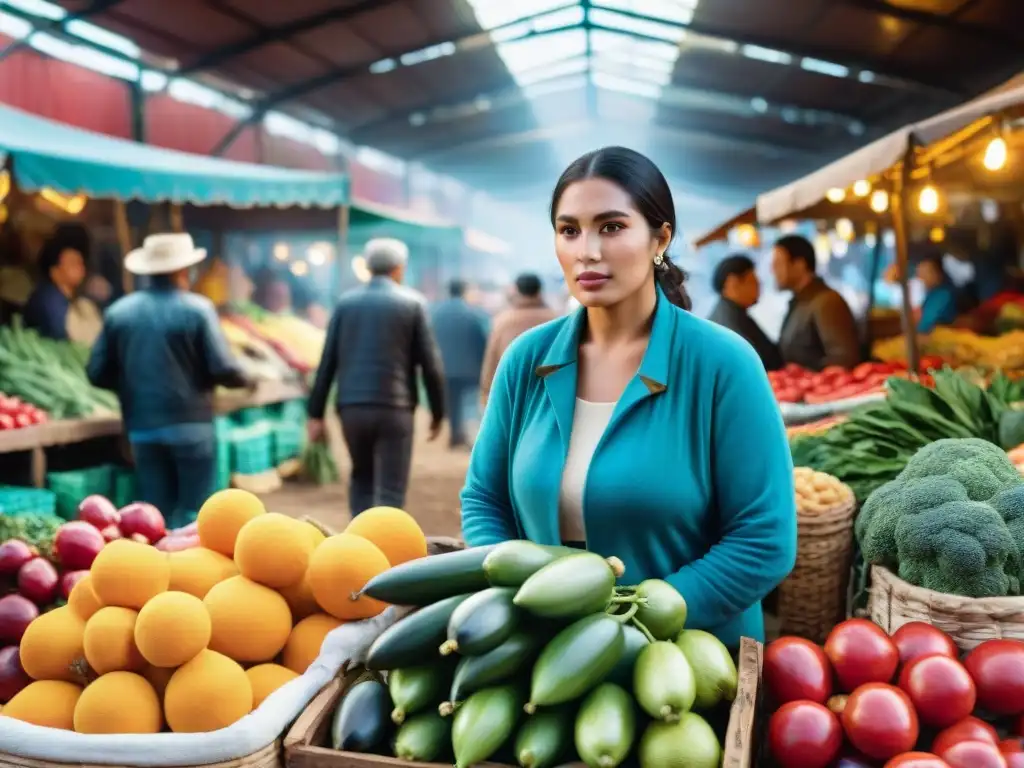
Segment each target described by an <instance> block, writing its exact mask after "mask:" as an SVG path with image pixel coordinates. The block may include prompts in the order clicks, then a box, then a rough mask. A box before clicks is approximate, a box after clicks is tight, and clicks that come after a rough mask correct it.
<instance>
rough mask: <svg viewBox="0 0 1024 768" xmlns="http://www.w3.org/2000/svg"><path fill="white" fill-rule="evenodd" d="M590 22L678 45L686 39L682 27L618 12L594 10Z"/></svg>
mask: <svg viewBox="0 0 1024 768" xmlns="http://www.w3.org/2000/svg"><path fill="white" fill-rule="evenodd" d="M590 20H591V21H592V22H593V23H594V24H597V25H600V26H602V27H608V28H610V29H617V30H620V31H622V32H632V33H633V34H636V35H643V36H644V37H653V38H657V39H659V40H666V41H668V42H671V43H676V44H677V45H678V44H679V43H680V42H681V41H682V39H683V38H684V37H686V30H685V29H684V28H683V27H681V26H677V25H672V24H663V23H662V22H660V21H655V20H653V19H643V18H636V17H633V16H626V15H624V14H621V13H618V12H616V11H606V10H604V9H603V8H592V9H591V10H590Z"/></svg>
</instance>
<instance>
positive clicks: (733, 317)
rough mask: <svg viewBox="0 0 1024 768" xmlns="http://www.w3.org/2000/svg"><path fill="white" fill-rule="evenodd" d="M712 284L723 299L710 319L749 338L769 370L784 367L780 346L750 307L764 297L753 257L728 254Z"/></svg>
mask: <svg viewBox="0 0 1024 768" xmlns="http://www.w3.org/2000/svg"><path fill="white" fill-rule="evenodd" d="M711 286H712V287H713V288H714V289H715V293H717V294H718V295H719V297H720V298H719V301H718V304H716V305H715V308H714V309H713V310H712V311H711V314H710V315H708V320H710V321H711V322H713V323H718V324H719V325H721V326H722V327H724V328H728V329H729V330H730V331H732V332H733V333H738V334H739V335H740V336H742V337H743V338H744V339H746V340H747V343H748V344H750V346H752V347H753V348H754V351H755V352H757V356H758V357H760V358H761V362H762V363H763V364H764V367H765V369H766V370H769V371H775V370H778V369H779V368H781V367H782V356H781V355H780V354H779V348H778V347H777V346H776V345H775V343H774V342H773V341H772V340H771V339H769V338H768V336H767V335H766V334H765V332H764V331H763V330H761V326H760V325H758V324H757V321H756V320H755V319H754V318H752V317H751V316H750V308H751V307H753V306H754V305H755V304H757V300H758V299H759V298H761V282H760V281H759V280H758V279H757V270H756V269H755V268H754V262H753V261H752V260H751V259H750V257H749V256H744V255H743V254H742V253H737V254H733V255H732V256H726V257H725V258H724V259H722V260H721V261H720V262H719V263H718V266H717V267H715V272H714V274H713V275H712V276H711Z"/></svg>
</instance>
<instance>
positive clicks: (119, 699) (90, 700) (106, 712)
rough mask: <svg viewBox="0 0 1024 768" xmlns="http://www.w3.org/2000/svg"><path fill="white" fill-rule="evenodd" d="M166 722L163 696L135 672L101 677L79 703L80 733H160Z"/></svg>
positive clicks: (76, 710) (76, 709)
mask: <svg viewBox="0 0 1024 768" xmlns="http://www.w3.org/2000/svg"><path fill="white" fill-rule="evenodd" d="M163 725H164V716H163V710H162V709H161V707H160V697H159V696H158V695H157V693H156V691H155V690H153V686H152V685H150V684H149V682H148V681H147V680H146V678H144V677H142V676H141V675H136V674H135V673H133V672H111V673H109V674H106V675H102V676H100V677H98V678H97V679H96V680H94V681H93V682H91V683H90V684H89V685H88V686H87V687H86V689H85V691H83V692H82V695H81V697H79V699H78V704H77V705H76V706H75V730H76V731H78V732H79V733H160V730H161V729H162V728H163Z"/></svg>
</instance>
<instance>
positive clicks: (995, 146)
mask: <svg viewBox="0 0 1024 768" xmlns="http://www.w3.org/2000/svg"><path fill="white" fill-rule="evenodd" d="M1006 156H1007V148H1006V139H1004V138H1003V137H1002V136H997V137H996V138H994V139H992V141H990V142H989V143H988V146H987V147H985V159H984V160H983V161H982V162H983V163H984V164H985V168H986V169H987V170H989V171H998V170H1001V169H1002V168H1003V166H1005V165H1006Z"/></svg>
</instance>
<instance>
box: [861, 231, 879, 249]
mask: <svg viewBox="0 0 1024 768" xmlns="http://www.w3.org/2000/svg"><path fill="white" fill-rule="evenodd" d="M864 245H866V246H867V247H868V248H874V247H875V246H876V245H878V235H876V234H875V233H874V232H868V233H867V234H866V235H864Z"/></svg>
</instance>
